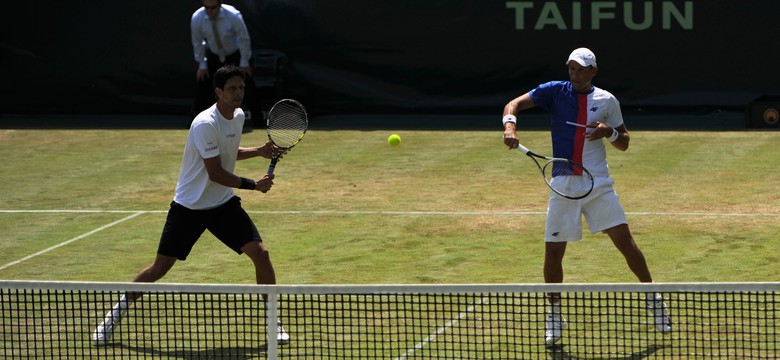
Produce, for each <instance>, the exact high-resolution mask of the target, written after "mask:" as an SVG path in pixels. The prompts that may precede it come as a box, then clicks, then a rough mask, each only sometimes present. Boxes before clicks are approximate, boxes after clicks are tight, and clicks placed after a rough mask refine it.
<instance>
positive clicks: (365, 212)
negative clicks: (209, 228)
mask: <svg viewBox="0 0 780 360" xmlns="http://www.w3.org/2000/svg"><path fill="white" fill-rule="evenodd" d="M167 212H168V211H167V210H67V209H62V210H3V209H0V213H7V214H25V213H29V214H35V213H63V214H67V213H87V214H111V213H114V214H130V213H132V214H135V213H149V214H162V213H167ZM246 212H248V213H250V214H272V215H273V214H282V215H284V214H292V215H449V216H466V215H476V216H483V215H545V214H546V213H547V212H545V211H384V210H247V211H246ZM626 215H642V216H689V217H696V216H715V217H718V216H722V217H773V216H780V213H774V214H773V213H717V212H709V213H708V212H655V211H633V212H632V211H627V212H626Z"/></svg>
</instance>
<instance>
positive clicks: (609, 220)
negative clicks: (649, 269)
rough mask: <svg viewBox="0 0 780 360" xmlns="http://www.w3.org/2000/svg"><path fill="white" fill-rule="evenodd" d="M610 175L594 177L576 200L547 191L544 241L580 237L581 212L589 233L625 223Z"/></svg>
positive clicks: (568, 239) (562, 240)
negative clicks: (586, 192) (590, 187)
mask: <svg viewBox="0 0 780 360" xmlns="http://www.w3.org/2000/svg"><path fill="white" fill-rule="evenodd" d="M614 183H615V182H614V181H613V180H612V178H609V177H605V178H596V179H594V184H593V191H592V192H591V193H590V195H588V196H587V197H585V198H584V199H580V200H570V199H567V198H564V197H562V196H560V195H558V194H556V193H555V192H553V191H550V201H549V202H548V203H547V224H546V226H545V234H544V241H546V242H564V241H577V240H580V239H582V216H583V215H584V216H585V221H587V222H588V228H590V232H591V233H597V232H599V231H604V230H607V229H609V228H612V227H615V226H618V225H620V224H627V223H628V221H626V213H625V211H623V206H621V205H620V201H619V199H618V195H617V193H616V192H615V188H614V187H613V184H614Z"/></svg>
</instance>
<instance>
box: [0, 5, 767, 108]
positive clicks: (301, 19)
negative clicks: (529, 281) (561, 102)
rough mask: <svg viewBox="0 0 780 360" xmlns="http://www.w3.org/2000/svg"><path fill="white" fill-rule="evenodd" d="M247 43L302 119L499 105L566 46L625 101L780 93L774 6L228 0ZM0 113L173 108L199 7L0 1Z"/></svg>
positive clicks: (554, 67) (670, 103)
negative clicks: (579, 51) (276, 74)
mask: <svg viewBox="0 0 780 360" xmlns="http://www.w3.org/2000/svg"><path fill="white" fill-rule="evenodd" d="M226 3H228V4H231V5H234V6H236V7H237V8H238V9H239V10H241V11H242V13H243V14H244V18H245V20H246V23H247V26H248V27H249V30H250V33H251V35H252V41H253V47H255V48H257V49H260V48H269V49H276V50H280V51H282V52H284V53H286V54H287V55H288V56H289V59H290V63H289V66H288V67H287V69H286V72H285V73H284V75H285V88H284V95H286V96H292V97H296V98H299V99H301V100H302V101H305V102H306V104H307V106H308V107H309V109H310V111H311V112H312V113H314V114H320V115H324V114H345V113H442V114H449V113H500V112H501V108H502V107H503V105H504V104H505V103H506V102H507V101H508V100H509V99H511V98H513V97H514V96H517V95H519V94H520V93H522V92H525V91H527V90H529V89H531V88H532V87H534V86H536V85H537V84H538V83H541V82H544V81H548V80H554V79H565V78H566V71H565V67H564V62H565V60H566V56H567V55H568V53H569V52H570V51H571V50H572V49H573V48H576V47H579V46H587V47H590V48H591V49H593V50H594V51H595V52H596V55H597V56H598V60H599V65H600V73H599V75H598V77H597V79H596V85H599V86H601V87H604V88H606V89H608V90H610V91H612V92H613V93H614V94H615V95H617V96H618V98H619V99H620V100H621V102H622V104H623V105H624V106H625V107H634V108H638V107H645V108H651V107H657V108H667V109H678V110H682V111H687V110H689V109H705V110H706V109H720V108H731V109H734V108H739V107H744V106H745V105H746V104H747V103H748V102H749V101H751V100H753V99H754V98H756V97H758V96H760V95H764V94H777V93H780V76H778V70H777V69H778V62H779V60H780V49H779V47H780V46H778V35H780V31H779V30H778V29H780V28H779V27H778V25H777V24H778V21H777V14H779V13H780V2H779V1H775V0H749V1H735V0H691V1H679V0H675V1H557V2H556V1H506V0H471V1H442V0H360V1H358V0H352V1H350V0H323V1H314V0H278V1H275V0H262V1H226ZM4 5H5V6H4V9H3V11H2V14H3V15H2V16H3V21H2V27H3V28H2V29H3V30H2V34H3V35H2V40H1V41H0V45H1V46H2V47H1V50H2V53H0V61H1V65H2V66H1V67H2V72H3V80H4V81H3V85H2V91H3V94H2V101H3V103H2V108H3V113H5V114H12V113H16V114H25V113H60V114H62V113H79V114H83V113H117V114H123V113H127V114H133V113H148V114H186V113H187V112H188V111H189V106H190V102H191V98H192V94H193V90H194V88H193V86H194V84H193V82H194V73H195V61H194V59H193V56H192V50H191V45H190V40H189V19H190V16H191V14H192V12H193V11H194V10H196V9H197V8H198V7H199V6H200V2H199V1H192V0H188V1H183V0H156V1H152V0H133V1H104V0H103V1H97V0H78V1H35V0H30V1H16V2H9V3H6V4H4Z"/></svg>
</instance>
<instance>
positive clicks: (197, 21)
mask: <svg viewBox="0 0 780 360" xmlns="http://www.w3.org/2000/svg"><path fill="white" fill-rule="evenodd" d="M190 33H191V37H192V49H193V52H194V55H195V62H196V63H197V64H198V69H197V71H196V72H195V80H196V93H195V101H194V104H193V115H194V114H197V113H199V112H201V111H203V110H204V109H206V108H208V107H209V106H211V104H213V103H214V92H213V91H212V89H213V87H212V85H213V84H212V81H211V77H212V76H213V75H214V72H216V71H217V69H219V68H221V67H222V66H225V65H236V66H238V67H240V68H241V69H242V70H243V71H244V72H245V73H246V75H247V76H248V77H250V78H251V76H252V66H251V64H250V60H251V58H252V41H251V38H250V37H249V31H248V30H247V27H246V24H245V23H244V18H243V17H242V16H241V12H240V11H238V10H237V9H236V8H235V7H233V6H230V5H225V4H222V1H221V0H203V7H201V8H199V9H198V10H196V11H195V12H194V13H193V14H192V19H191V20H190ZM253 87H254V84H253V82H252V81H248V82H247V84H246V89H245V90H246V91H247V93H246V96H245V97H244V98H245V101H246V103H245V104H243V106H242V107H243V109H244V110H245V115H247V119H248V120H250V122H251V120H252V119H251V113H250V112H251V111H252V110H253V108H254V107H255V103H256V101H255V99H254V94H255V92H254V91H253V90H254V89H253ZM247 125H250V124H249V123H248V124H247Z"/></svg>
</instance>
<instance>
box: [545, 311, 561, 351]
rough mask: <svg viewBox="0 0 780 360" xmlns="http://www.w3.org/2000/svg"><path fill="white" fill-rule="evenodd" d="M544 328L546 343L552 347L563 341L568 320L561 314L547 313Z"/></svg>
mask: <svg viewBox="0 0 780 360" xmlns="http://www.w3.org/2000/svg"><path fill="white" fill-rule="evenodd" d="M544 328H545V331H544V342H545V344H547V346H552V345H554V344H555V343H557V342H558V341H559V340H561V336H562V333H563V329H566V319H565V318H564V317H563V315H561V313H560V312H547V319H546V320H545V322H544Z"/></svg>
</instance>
